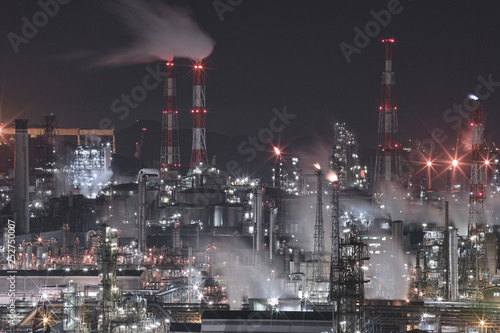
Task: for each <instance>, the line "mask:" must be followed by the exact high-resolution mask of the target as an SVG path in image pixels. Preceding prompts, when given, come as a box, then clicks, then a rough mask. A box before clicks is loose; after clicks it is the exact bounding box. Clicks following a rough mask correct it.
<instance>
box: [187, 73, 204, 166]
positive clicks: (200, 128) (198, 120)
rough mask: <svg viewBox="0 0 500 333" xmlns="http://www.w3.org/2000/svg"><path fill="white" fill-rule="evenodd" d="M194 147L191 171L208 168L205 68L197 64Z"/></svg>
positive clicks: (194, 101)
mask: <svg viewBox="0 0 500 333" xmlns="http://www.w3.org/2000/svg"><path fill="white" fill-rule="evenodd" d="M191 114H192V115H193V146H192V149H191V170H194V169H195V168H196V167H200V166H202V167H203V166H205V167H206V166H208V157H207V144H206V140H205V116H206V114H207V109H206V107H205V86H204V84H203V66H202V65H200V64H196V65H195V66H194V71H193V109H192V110H191Z"/></svg>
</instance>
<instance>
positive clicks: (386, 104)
mask: <svg viewBox="0 0 500 333" xmlns="http://www.w3.org/2000/svg"><path fill="white" fill-rule="evenodd" d="M394 42H395V41H394V39H383V40H382V43H384V44H385V71H384V72H383V73H382V96H381V103H380V106H379V120H378V146H377V158H376V161H375V179H374V186H373V194H374V198H375V199H376V200H380V199H381V197H382V194H383V193H385V192H386V191H387V190H390V189H391V188H392V187H393V185H394V184H399V183H401V165H400V160H399V149H400V147H399V142H398V113H397V109H398V108H397V107H396V106H395V101H394V72H393V71H392V45H393V44H394Z"/></svg>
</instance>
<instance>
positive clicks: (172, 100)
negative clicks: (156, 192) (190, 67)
mask: <svg viewBox="0 0 500 333" xmlns="http://www.w3.org/2000/svg"><path fill="white" fill-rule="evenodd" d="M165 71H166V79H165V82H164V90H163V111H162V116H161V151H160V180H172V179H177V174H178V172H179V168H180V166H181V158H180V148H179V122H178V111H177V105H176V95H177V93H176V85H175V77H174V63H173V62H172V61H167V62H166V63H165Z"/></svg>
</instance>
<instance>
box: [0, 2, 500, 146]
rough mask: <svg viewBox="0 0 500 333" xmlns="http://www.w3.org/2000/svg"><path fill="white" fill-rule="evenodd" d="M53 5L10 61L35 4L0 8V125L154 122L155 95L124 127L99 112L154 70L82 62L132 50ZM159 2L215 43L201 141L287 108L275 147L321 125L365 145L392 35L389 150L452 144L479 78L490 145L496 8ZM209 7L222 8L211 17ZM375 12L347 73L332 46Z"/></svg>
mask: <svg viewBox="0 0 500 333" xmlns="http://www.w3.org/2000/svg"><path fill="white" fill-rule="evenodd" d="M60 1H61V2H68V3H67V4H63V5H60V6H59V9H58V12H57V14H55V15H54V17H52V18H50V19H48V22H47V23H46V24H45V25H43V26H41V27H40V28H39V29H38V30H39V31H38V33H37V34H35V36H34V37H31V38H28V39H27V43H23V44H20V45H18V52H17V54H16V52H15V51H14V48H13V47H12V43H11V41H9V38H8V34H9V33H11V32H12V33H15V34H18V35H22V32H21V29H22V27H23V24H24V22H23V21H22V19H23V17H26V18H27V19H28V20H29V21H30V22H32V21H33V15H34V14H36V13H37V12H38V11H40V10H41V7H40V5H39V4H38V2H37V1H19V0H2V1H1V2H0V13H1V17H2V18H1V20H0V36H1V39H0V79H1V80H0V93H1V94H0V107H1V109H0V110H1V113H0V122H3V123H4V124H5V123H7V122H9V121H11V120H12V119H14V118H16V117H18V118H19V117H25V118H28V119H29V121H30V122H31V123H32V124H35V123H40V119H41V116H42V115H43V114H44V113H54V114H55V115H56V116H57V118H58V122H59V126H60V127H81V128H83V127H86V128H99V126H100V121H101V120H102V119H103V118H109V119H110V120H111V121H112V124H113V125H114V127H115V128H116V129H117V130H120V129H123V128H126V127H128V126H130V125H131V124H132V123H133V122H134V121H136V120H137V119H151V120H156V121H160V116H161V113H160V112H161V105H162V94H163V89H162V88H156V89H153V90H151V91H149V92H148V94H147V98H145V100H144V101H142V102H140V103H138V106H137V107H136V108H134V109H131V112H130V114H129V115H128V116H127V117H125V119H120V118H119V114H117V113H114V112H112V110H111V104H112V102H113V101H114V100H115V99H116V98H119V97H120V95H121V94H123V93H126V94H129V93H130V92H131V89H132V88H134V87H135V86H137V85H140V84H141V82H142V80H143V78H144V76H145V75H146V74H147V73H148V72H147V70H146V67H147V66H150V67H151V68H152V67H154V66H155V63H154V62H149V63H140V64H126V65H122V66H95V65H94V61H95V59H96V58H99V57H104V56H105V55H107V54H110V53H112V52H113V51H116V50H122V49H126V48H127V47H129V46H130V45H132V44H133V43H134V41H133V36H132V35H131V33H130V31H129V30H127V29H126V27H125V26H124V25H123V22H122V21H121V20H120V19H119V18H117V16H116V15H115V14H114V13H113V11H112V10H110V8H109V3H110V2H111V1H99V0H85V1H77V0H72V1H68V0H65V1H62V0H60ZM230 3H232V4H233V5H231V4H230ZM168 4H170V5H172V4H174V5H175V4H177V5H179V6H181V7H183V8H186V9H187V10H188V11H190V13H191V15H192V17H193V20H194V21H195V22H197V24H199V26H200V28H201V30H203V31H205V32H206V34H208V35H209V36H210V37H211V38H212V39H213V40H214V42H215V48H214V50H213V52H212V54H211V55H210V56H209V57H208V58H206V59H205V61H204V65H205V67H206V68H207V69H206V74H207V83H206V85H207V88H206V93H207V106H208V111H209V114H208V117H207V130H209V131H214V132H218V133H220V134H225V135H237V134H242V133H244V134H253V135H256V134H257V133H258V131H259V130H260V129H261V128H263V127H267V126H269V121H270V119H271V118H272V117H273V113H272V110H273V108H278V109H280V110H281V109H282V108H283V107H284V106H286V107H287V111H288V112H289V113H292V114H295V115H297V117H296V118H295V119H293V120H291V122H290V124H289V125H288V126H287V127H286V128H285V130H284V131H283V133H282V134H283V137H286V138H293V137H300V136H315V135H323V136H324V135H326V134H327V133H328V132H329V131H331V128H332V123H333V122H334V121H344V122H347V124H348V127H349V128H351V129H352V130H354V131H356V132H357V133H358V136H359V141H360V143H361V144H362V145H363V146H364V147H366V148H375V145H376V133H377V121H378V103H379V101H380V89H381V88H380V83H381V72H382V71H383V68H384V46H383V45H382V44H381V42H380V40H381V39H382V38H386V37H394V38H395V39H396V40H397V44H396V45H395V47H394V50H393V56H394V61H393V70H394V71H395V73H396V85H397V87H396V102H397V105H398V110H399V128H400V133H401V134H400V138H401V142H403V143H404V142H405V141H406V140H408V139H409V138H420V139H425V138H429V137H430V134H429V132H428V131H430V130H433V129H435V128H442V129H443V130H444V132H445V133H446V135H447V136H448V137H449V138H448V139H447V140H445V141H444V143H445V145H448V144H449V145H450V146H451V145H453V144H454V139H450V138H456V136H457V133H458V132H460V130H461V128H465V123H467V121H464V122H463V123H464V125H463V126H462V127H460V128H458V130H457V129H456V128H455V129H454V128H453V127H457V126H453V125H455V124H457V121H456V120H450V119H458V118H457V114H456V113H452V111H450V112H448V113H445V112H446V110H447V109H449V108H452V107H453V105H454V104H455V103H457V104H462V103H463V101H464V98H465V97H466V96H467V95H468V94H470V93H474V92H475V89H476V87H477V86H478V85H479V84H481V79H478V77H479V76H482V77H483V78H485V80H486V81H487V80H488V76H489V77H490V81H494V82H493V84H491V85H490V87H489V89H490V91H488V90H486V89H487V88H484V87H483V88H481V89H480V91H481V92H484V93H488V94H489V96H488V97H487V98H486V100H485V102H484V110H485V112H486V115H487V116H486V119H487V124H486V133H485V135H486V137H487V138H488V139H491V140H495V141H497V142H498V143H500V135H499V134H497V133H500V131H499V129H500V112H499V110H500V68H499V59H500V38H499V37H500V20H499V12H500V11H499V10H500V4H499V3H497V2H495V1H456V0H455V1H416V0H413V1H410V0H401V2H396V1H365V2H361V1H331V0H328V1H323V0H320V1H319V0H318V1H296V0H286V1H269V0H266V1H262V0H243V1H237V0H232V1H228V0H220V1H211V0H197V1H178V2H168ZM217 4H218V5H219V6H224V4H225V5H226V6H230V9H231V10H227V11H224V12H223V13H221V12H219V13H218V11H217V10H216V8H215V5H217ZM221 4H222V5H221ZM234 5H235V6H234ZM226 8H227V7H226ZM388 8H391V9H393V10H394V11H395V12H397V13H394V14H391V15H390V22H389V23H388V24H386V27H382V28H381V29H380V32H377V31H376V30H372V32H371V34H372V35H373V37H368V42H366V44H367V45H366V46H364V45H363V47H359V48H358V51H357V52H358V53H353V54H351V56H350V60H351V61H350V63H348V62H347V60H346V57H345V55H344V54H343V52H342V50H341V48H340V46H339V45H340V44H341V43H342V42H345V43H347V44H350V45H352V46H356V44H355V42H354V38H355V35H356V32H355V30H354V29H355V28H356V27H358V28H359V29H361V30H363V31H365V27H366V25H367V24H368V25H369V26H370V27H372V28H373V27H374V29H376V27H378V26H379V24H378V23H377V24H375V23H374V22H376V21H375V18H374V16H373V14H371V11H374V12H380V11H382V10H384V11H387V10H388ZM221 10H223V9H220V11H221ZM221 17H222V18H223V20H221ZM370 22H371V23H370ZM358 44H359V43H358ZM176 63H177V80H178V82H177V95H178V110H179V112H180V118H179V121H180V126H181V128H188V127H190V125H191V118H190V114H189V110H190V104H191V87H190V85H191V80H192V78H191V76H190V75H189V71H190V70H191V68H190V66H191V64H192V61H191V60H189V59H176ZM497 82H498V83H497ZM444 115H445V116H446V115H447V116H448V119H449V120H448V122H446V121H444V120H443V116H444ZM465 115H467V114H466V113H465ZM464 119H465V118H464ZM495 132H497V133H495ZM464 133H465V132H464Z"/></svg>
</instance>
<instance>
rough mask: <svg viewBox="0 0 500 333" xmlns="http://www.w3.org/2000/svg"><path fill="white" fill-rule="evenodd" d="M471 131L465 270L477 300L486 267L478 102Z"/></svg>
mask: <svg viewBox="0 0 500 333" xmlns="http://www.w3.org/2000/svg"><path fill="white" fill-rule="evenodd" d="M470 126H471V129H472V163H471V177H470V197H469V224H468V228H467V240H468V243H469V253H468V262H469V265H468V269H469V270H472V272H473V274H474V278H473V279H472V280H471V281H469V283H468V286H469V288H471V289H472V290H473V293H474V295H475V296H474V297H475V298H477V296H478V289H479V284H480V282H481V281H482V280H484V279H487V274H488V271H487V269H488V266H487V264H486V263H485V262H486V244H485V235H486V222H485V217H484V200H485V199H486V197H485V193H484V190H485V185H484V182H485V170H486V167H487V165H488V164H489V161H488V158H487V156H484V155H485V153H486V152H487V149H486V147H485V146H484V144H483V140H484V124H483V111H482V108H481V103H480V101H478V100H476V101H475V102H474V112H473V114H472V121H471V123H470Z"/></svg>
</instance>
